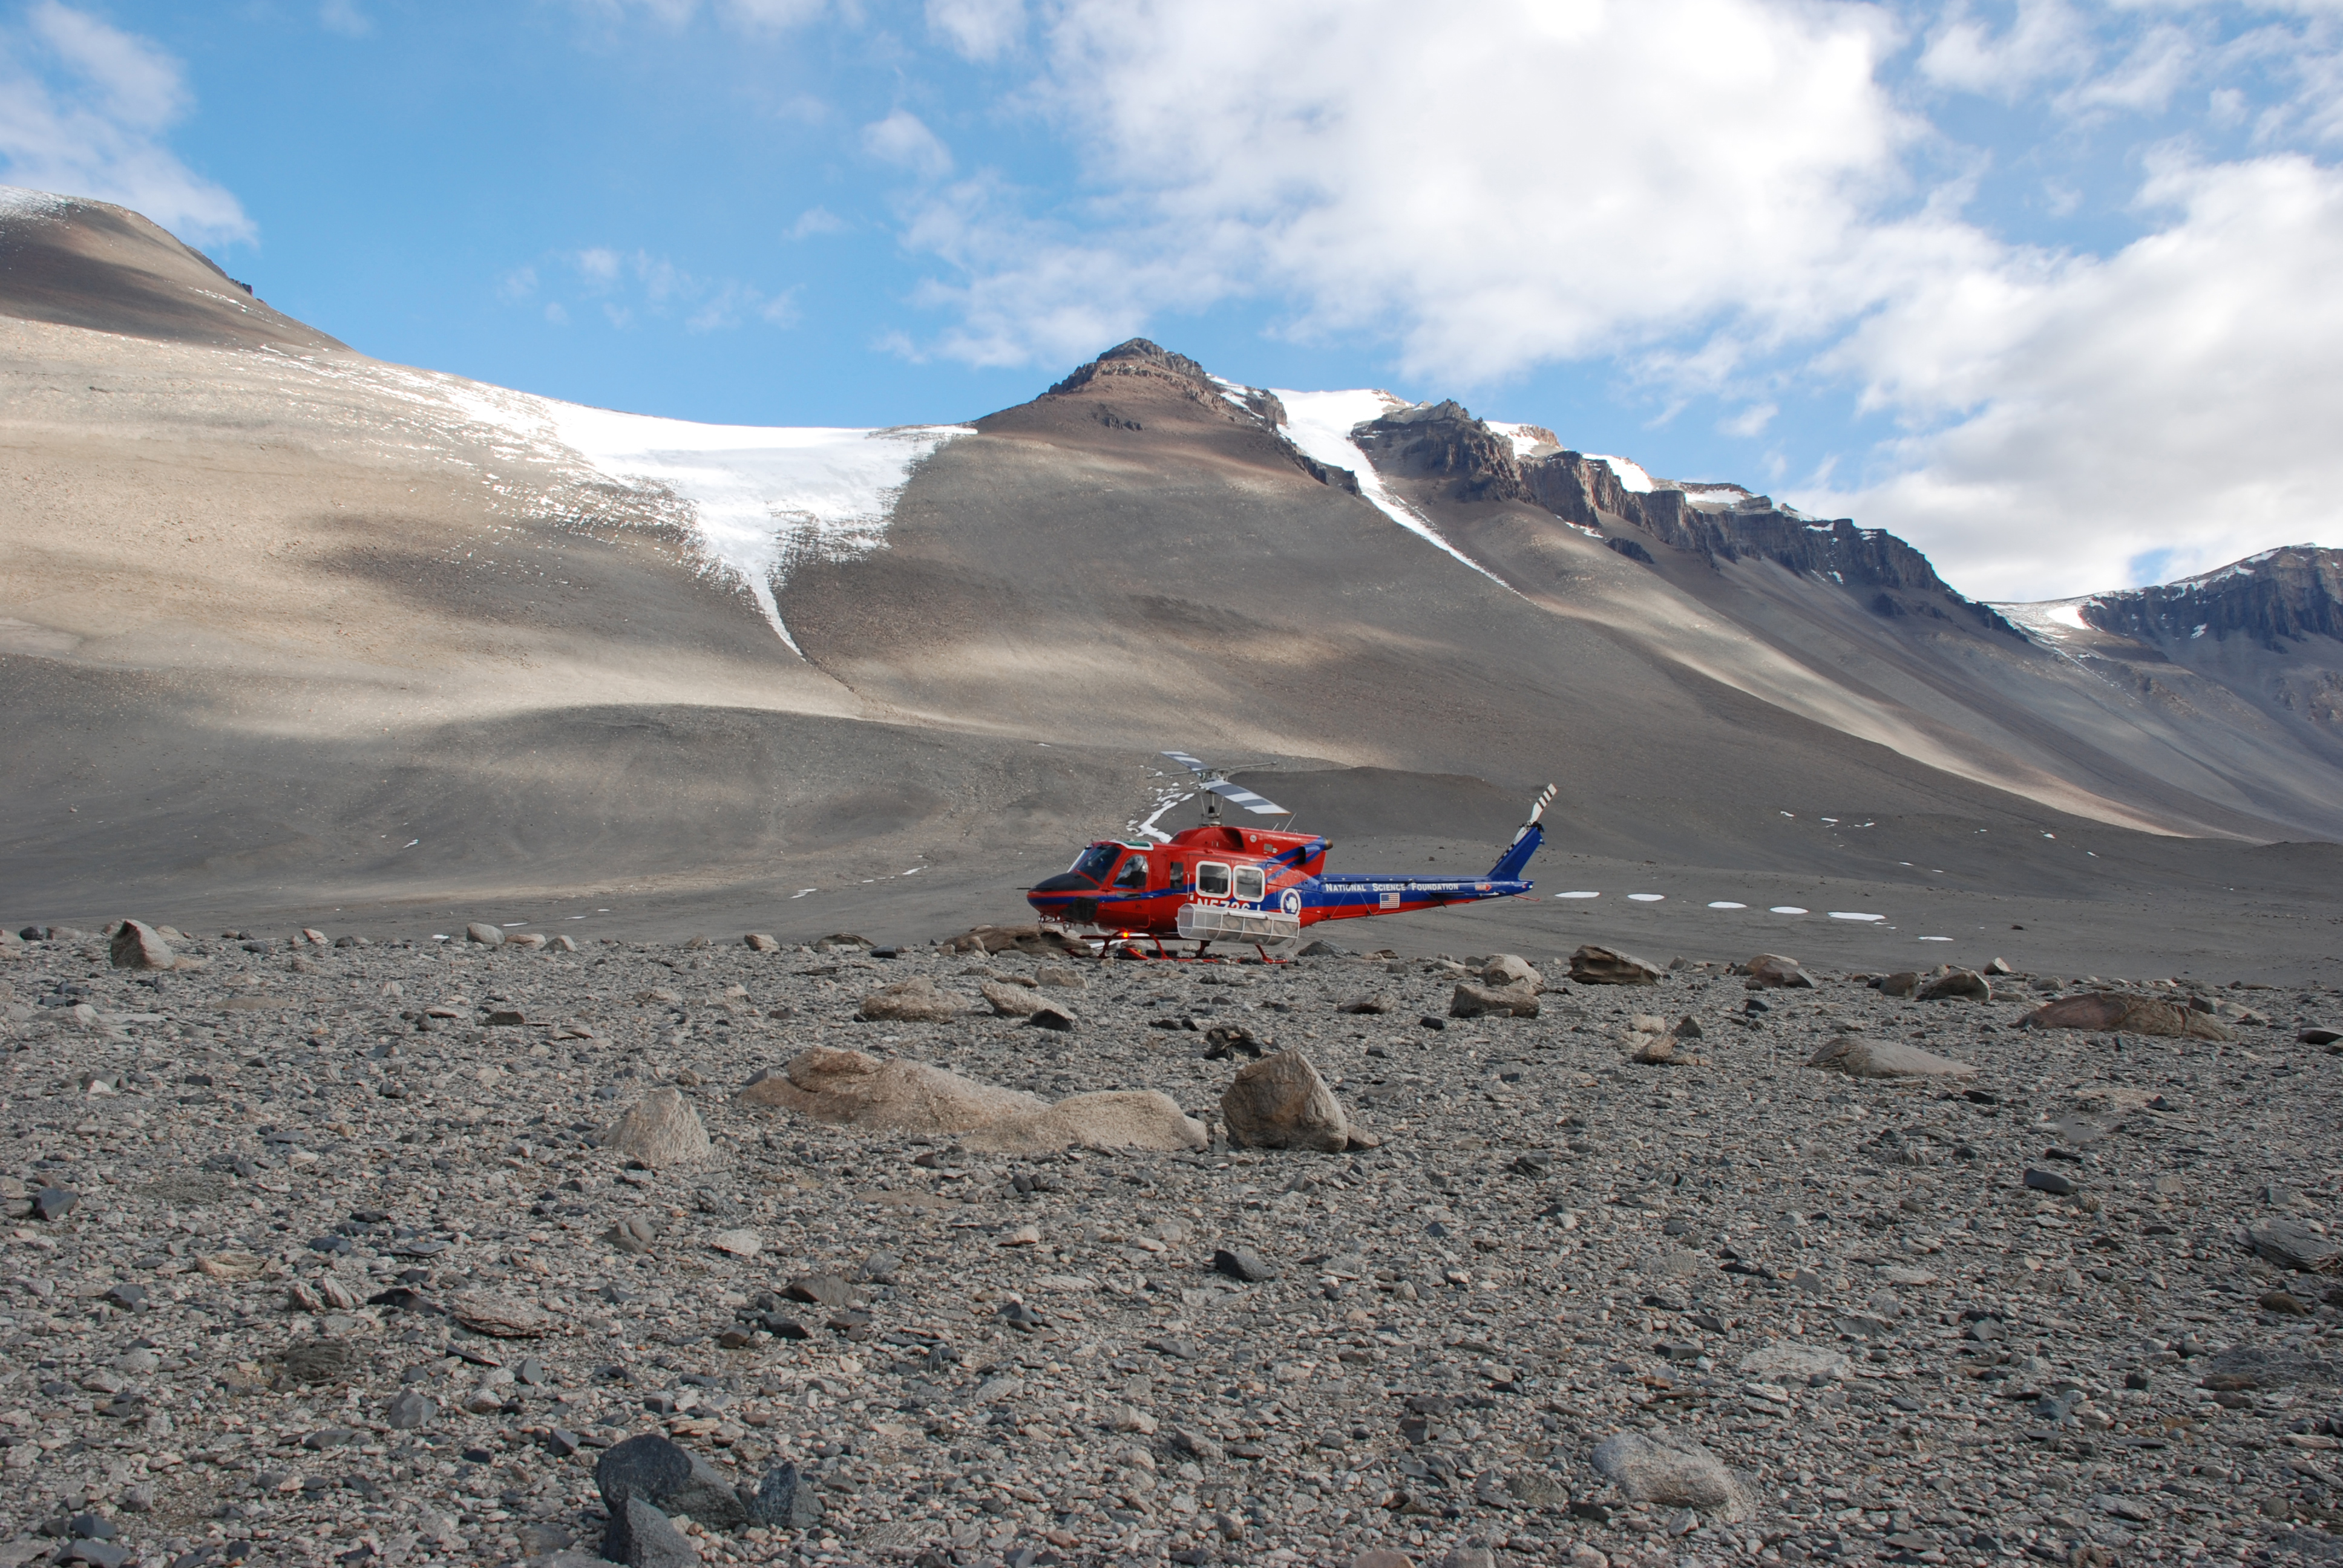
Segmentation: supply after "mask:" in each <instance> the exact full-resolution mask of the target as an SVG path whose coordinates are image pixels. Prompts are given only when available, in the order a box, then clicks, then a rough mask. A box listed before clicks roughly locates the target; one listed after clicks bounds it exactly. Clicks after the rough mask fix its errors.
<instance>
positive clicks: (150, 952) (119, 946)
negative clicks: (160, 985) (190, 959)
mask: <svg viewBox="0 0 2343 1568" xmlns="http://www.w3.org/2000/svg"><path fill="white" fill-rule="evenodd" d="M107 953H108V956H109V957H111V958H112V960H113V961H114V967H115V968H116V969H118V970H166V969H169V968H171V967H172V966H173V965H174V964H176V963H177V962H178V958H177V955H176V954H174V953H173V952H172V951H171V945H170V944H169V943H168V942H166V941H165V940H163V936H162V933H161V932H159V931H157V930H156V929H155V928H154V927H152V926H150V925H148V924H147V923H146V921H144V920H125V921H123V922H122V924H121V925H120V926H119V927H118V928H116V930H115V933H114V940H113V941H112V942H111V943H109V944H108V945H107Z"/></svg>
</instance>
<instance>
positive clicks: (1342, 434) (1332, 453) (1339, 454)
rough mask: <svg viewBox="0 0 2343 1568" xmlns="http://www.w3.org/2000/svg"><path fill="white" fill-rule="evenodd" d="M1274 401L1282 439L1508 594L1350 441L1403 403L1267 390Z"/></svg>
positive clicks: (1380, 397)
mask: <svg viewBox="0 0 2343 1568" xmlns="http://www.w3.org/2000/svg"><path fill="white" fill-rule="evenodd" d="M1270 390H1271V392H1272V395H1273V396H1274V397H1276V398H1277V400H1278V401H1279V402H1281V403H1282V404H1284V405H1285V424H1284V426H1283V427H1282V428H1283V430H1284V433H1285V438H1286V439H1287V440H1289V441H1291V442H1292V443H1293V444H1294V445H1295V446H1296V447H1300V448H1301V449H1302V451H1303V452H1304V453H1306V454H1307V455H1308V456H1310V457H1314V458H1316V459H1317V460H1318V461H1319V462H1321V463H1323V464H1325V465H1326V466H1327V467H1330V468H1348V469H1350V470H1351V472H1353V474H1356V475H1357V476H1358V477H1359V494H1360V495H1361V496H1363V497H1364V498H1366V499H1367V501H1368V502H1369V503H1370V504H1372V505H1373V507H1374V508H1375V509H1376V510H1377V511H1380V512H1381V513H1383V516H1385V517H1387V518H1390V519H1391V520H1392V521H1393V522H1395V523H1397V524H1398V525H1399V526H1400V527H1401V528H1405V529H1406V530H1407V531H1408V532H1409V533H1411V534H1413V535H1415V536H1416V537H1417V538H1420V539H1423V541H1424V542H1425V543H1427V544H1430V545H1433V546H1435V547H1437V548H1439V549H1441V550H1443V551H1444V552H1445V553H1446V554H1448V555H1451V556H1453V557H1454V558H1456V559H1457V560H1459V561H1461V562H1463V564H1464V565H1466V566H1468V567H1471V568H1473V570H1474V571H1476V572H1479V573H1480V574H1481V575H1482V576H1483V577H1484V578H1488V579H1489V580H1490V581H1491V582H1493V583H1495V584H1496V585H1497V586H1498V587H1500V588H1511V587H1512V585H1511V584H1509V583H1507V582H1506V581H1505V579H1504V578H1501V577H1499V576H1498V575H1497V574H1496V573H1494V572H1493V571H1491V570H1490V569H1489V568H1486V567H1484V566H1483V565H1482V564H1481V563H1480V562H1478V561H1476V560H1474V559H1473V558H1472V557H1470V556H1468V555H1466V554H1465V553H1464V552H1463V551H1462V550H1460V549H1458V548H1456V547H1455V546H1454V545H1452V544H1450V543H1449V542H1448V541H1447V540H1446V539H1443V538H1441V537H1440V531H1439V530H1438V529H1437V528H1433V526H1432V523H1431V520H1430V519H1429V518H1425V517H1424V516H1423V514H1422V513H1420V512H1418V511H1417V510H1416V509H1415V508H1413V507H1411V506H1409V505H1408V504H1407V503H1406V502H1405V501H1403V500H1401V499H1400V498H1398V497H1397V496H1394V495H1393V494H1392V492H1391V488H1390V487H1389V486H1387V485H1385V484H1384V483H1383V476H1382V475H1381V474H1378V473H1376V472H1375V466H1374V465H1373V463H1371V462H1369V461H1367V455H1366V453H1365V452H1364V451H1363V450H1361V449H1360V447H1359V444H1358V443H1357V442H1356V441H1353V440H1352V439H1351V432H1352V430H1353V429H1354V428H1356V427H1358V426H1361V425H1363V424H1366V423H1367V422H1368V421H1369V420H1372V419H1380V418H1382V417H1383V416H1384V415H1386V414H1388V413H1390V412H1391V411H1392V410H1393V409H1394V408H1405V407H1410V405H1409V403H1408V401H1407V399H1406V398H1404V397H1393V396H1392V395H1391V394H1390V393H1388V392H1379V391H1376V390H1374V389H1373V388H1371V387H1361V388H1358V389H1355V390H1353V391H1348V392H1289V391H1287V390H1286V389H1285V388H1284V387H1272V388H1271V389H1270Z"/></svg>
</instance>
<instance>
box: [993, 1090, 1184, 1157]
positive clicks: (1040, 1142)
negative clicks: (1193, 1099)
mask: <svg viewBox="0 0 2343 1568" xmlns="http://www.w3.org/2000/svg"><path fill="white" fill-rule="evenodd" d="M961 1142H963V1143H964V1144H966V1145H967V1146H968V1147H969V1148H970V1149H974V1150H978V1151H981V1152H984V1153H988V1154H1054V1153H1056V1152H1057V1151H1060V1150H1061V1149H1147V1150H1154V1151H1159V1152H1163V1153H1172V1152H1176V1151H1183V1150H1199V1149H1203V1148H1205V1147H1207V1146H1208V1145H1209V1144H1210V1143H1211V1142H1212V1135H1211V1133H1210V1132H1209V1131H1206V1129H1205V1127H1204V1124H1203V1123H1202V1122H1201V1121H1197V1120H1196V1119H1195V1118H1193V1117H1192V1116H1190V1115H1188V1114H1187V1113H1185V1112H1184V1111H1182V1110H1181V1109H1180V1106H1179V1103H1178V1102H1177V1101H1174V1100H1173V1099H1172V1097H1171V1096H1170V1095H1168V1094H1165V1093H1162V1092H1161V1091H1158V1090H1152V1089H1112V1090H1103V1091H1099V1092H1097V1093H1093V1094H1072V1095H1068V1096H1067V1097H1066V1098H1065V1099H1063V1100H1061V1101H1058V1102H1057V1103H1056V1104H1055V1105H1049V1106H1044V1107H1042V1108H1041V1110H1039V1111H1022V1112H1020V1113H1019V1114H1017V1115H1015V1116H1009V1117H1004V1118H1002V1119H1001V1121H995V1122H992V1123H990V1124H989V1125H987V1126H983V1127H980V1128H977V1129H976V1130H975V1131H972V1132H970V1133H969V1134H968V1135H967V1136H966V1137H965V1138H963V1139H962V1140H961Z"/></svg>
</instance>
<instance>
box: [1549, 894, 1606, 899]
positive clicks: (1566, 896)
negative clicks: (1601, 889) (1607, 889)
mask: <svg viewBox="0 0 2343 1568" xmlns="http://www.w3.org/2000/svg"><path fill="white" fill-rule="evenodd" d="M1602 896H1603V895H1602V894H1600V893H1556V894H1555V895H1554V897H1555V898H1557V899H1599V898H1601V897H1602Z"/></svg>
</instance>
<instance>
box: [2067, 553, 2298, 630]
mask: <svg viewBox="0 0 2343 1568" xmlns="http://www.w3.org/2000/svg"><path fill="white" fill-rule="evenodd" d="M2077 608H2078V610H2079V613H2080V614H2081V616H2082V618H2083V619H2084V621H2085V622H2087V624H2089V625H2091V626H2093V627H2096V628H2098V629H2099V630H2101V631H2107V632H2115V633H2117V634H2119V635H2121V636H2125V637H2133V638H2139V639H2140V640H2142V641H2144V642H2151V643H2155V642H2186V641H2195V640H2197V639H2200V638H2214V639H2215V640H2220V639H2223V638H2231V637H2246V638H2252V639H2253V640H2254V641H2256V642H2258V643H2259V644H2261V645H2262V646H2263V647H2264V648H2268V649H2269V650H2270V651H2272V652H2274V653H2283V652H2285V651H2286V649H2285V648H2284V646H2283V643H2284V641H2287V640H2292V641H2300V640H2302V639H2303V638H2311V637H2332V638H2343V550H2333V549H2325V548H2321V547H2319V546H2318V545H2288V546H2285V547H2283V548H2278V549H2275V550H2265V551H2263V552H2262V553H2261V554H2260V555H2258V556H2248V557H2247V558H2245V559H2244V560H2241V561H2235V562H2232V563H2231V564H2229V565H2228V566H2226V567H2223V568H2220V569H2219V570H2218V571H2211V572H2207V573H2205V574H2203V575H2202V576H2200V577H2193V578H2180V579H2179V580H2178V581H2177V582H2169V583H2161V584H2158V585H2157V586H2155V587H2152V588H2125V589H2123V590H2121V591H2120V592H2116V593H2104V594H2096V595H2094V596H2092V597H2091V598H2088V599H2086V600H2084V601H2083V603H2082V604H2081V605H2080V606H2079V607H2077Z"/></svg>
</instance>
